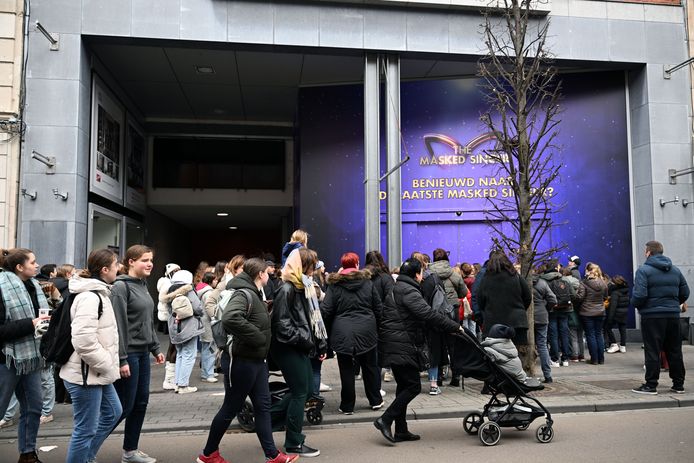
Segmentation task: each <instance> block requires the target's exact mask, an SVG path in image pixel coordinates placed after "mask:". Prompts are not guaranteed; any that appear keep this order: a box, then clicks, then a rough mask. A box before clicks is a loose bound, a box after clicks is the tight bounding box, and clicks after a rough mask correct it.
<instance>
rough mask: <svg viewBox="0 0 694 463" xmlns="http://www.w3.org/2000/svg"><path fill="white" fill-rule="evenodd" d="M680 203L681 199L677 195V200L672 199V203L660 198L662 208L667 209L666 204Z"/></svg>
mask: <svg viewBox="0 0 694 463" xmlns="http://www.w3.org/2000/svg"><path fill="white" fill-rule="evenodd" d="M679 202H680V197H679V196H677V195H675V199H671V200H670V201H665V200H664V199H663V198H660V207H665V205H666V204H670V203H675V204H677V203H679Z"/></svg>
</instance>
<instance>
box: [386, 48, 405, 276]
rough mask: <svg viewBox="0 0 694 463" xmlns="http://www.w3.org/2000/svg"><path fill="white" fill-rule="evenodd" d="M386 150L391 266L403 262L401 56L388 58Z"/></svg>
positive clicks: (389, 261) (389, 262)
mask: <svg viewBox="0 0 694 463" xmlns="http://www.w3.org/2000/svg"><path fill="white" fill-rule="evenodd" d="M385 105H386V134H387V135H386V137H387V138H386V151H387V159H388V172H390V175H389V176H388V179H387V185H388V187H387V191H388V219H387V220H388V266H389V267H391V268H392V267H395V266H398V265H400V263H401V262H402V207H401V202H400V197H401V191H400V190H401V184H400V183H401V182H400V169H399V168H396V166H397V165H398V164H399V163H400V156H401V153H400V151H401V148H400V57H399V56H398V55H388V56H387V57H386V98H385Z"/></svg>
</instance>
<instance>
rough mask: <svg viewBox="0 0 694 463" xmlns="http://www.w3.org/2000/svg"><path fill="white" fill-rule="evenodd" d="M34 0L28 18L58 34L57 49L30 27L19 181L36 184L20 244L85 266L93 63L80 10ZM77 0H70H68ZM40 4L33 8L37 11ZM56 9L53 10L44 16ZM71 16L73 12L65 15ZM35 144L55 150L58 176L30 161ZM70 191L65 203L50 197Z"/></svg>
mask: <svg viewBox="0 0 694 463" xmlns="http://www.w3.org/2000/svg"><path fill="white" fill-rule="evenodd" d="M55 3H56V4H58V3H63V5H55V7H57V8H55V7H54V6H52V5H51V7H50V10H47V7H48V2H39V1H37V2H32V6H34V5H35V6H36V7H37V8H36V9H32V18H33V19H35V20H40V21H41V22H42V24H44V25H45V26H47V28H48V29H49V30H50V31H51V32H53V33H59V35H60V50H59V51H50V47H49V43H48V41H47V40H46V38H45V37H43V36H42V35H41V34H40V33H39V32H38V31H36V30H35V28H33V27H32V28H31V30H30V32H29V40H28V49H29V61H28V66H27V84H26V85H27V86H26V93H27V97H26V113H25V121H26V123H27V130H26V135H25V140H24V143H23V145H22V159H21V180H20V184H21V186H22V187H24V188H27V189H30V190H36V192H37V194H38V197H37V199H36V200H35V201H21V202H20V212H19V217H20V223H19V227H18V229H19V236H18V240H17V241H18V245H19V246H25V247H28V248H30V249H33V250H34V251H35V253H36V255H37V257H38V259H39V262H40V263H50V262H53V263H57V264H62V263H66V262H67V263H73V262H74V263H76V264H77V265H83V264H84V262H85V260H86V256H85V252H86V245H85V244H86V236H87V175H88V170H89V168H88V159H89V117H90V99H91V96H90V87H91V85H90V68H89V63H88V56H87V52H86V50H85V49H84V47H83V46H82V39H81V35H80V29H81V24H80V15H79V14H74V13H75V10H74V8H70V6H69V5H68V3H70V2H55ZM72 3H74V2H72ZM37 10H38V12H37ZM49 11H50V13H55V14H48V13H49ZM71 12H72V13H73V14H70V13H71ZM32 150H36V151H38V152H40V153H42V154H44V155H46V156H55V158H56V168H55V174H53V175H47V174H46V166H44V165H43V164H41V163H39V162H37V161H36V160H33V159H31V152H32ZM53 188H58V189H59V190H60V191H61V192H67V193H68V195H69V198H68V201H62V200H60V199H57V198H55V197H54V195H53V193H52V189H53Z"/></svg>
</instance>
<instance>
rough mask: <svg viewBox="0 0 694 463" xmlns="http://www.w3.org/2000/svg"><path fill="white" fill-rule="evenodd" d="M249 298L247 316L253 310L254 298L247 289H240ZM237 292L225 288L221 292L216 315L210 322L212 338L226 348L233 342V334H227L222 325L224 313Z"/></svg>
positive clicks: (218, 344) (220, 346) (218, 345)
mask: <svg viewBox="0 0 694 463" xmlns="http://www.w3.org/2000/svg"><path fill="white" fill-rule="evenodd" d="M240 291H241V292H242V293H243V294H244V295H245V296H246V299H248V309H247V310H246V316H248V314H249V313H250V312H251V303H252V301H253V298H252V297H251V296H250V295H249V294H248V293H247V290H244V289H241V290H240ZM235 292H236V290H235V289H225V290H223V291H222V292H221V293H219V301H218V302H217V309H216V310H215V313H214V317H212V318H211V320H210V324H211V325H212V338H213V339H214V343H215V344H216V345H217V347H219V348H220V349H224V348H226V347H227V346H228V345H229V344H230V343H231V335H229V334H227V332H226V331H225V330H224V326H223V325H222V316H223V315H224V310H225V309H226V308H227V304H229V301H230V300H231V296H233V295H234V293H235Z"/></svg>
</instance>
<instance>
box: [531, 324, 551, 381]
mask: <svg viewBox="0 0 694 463" xmlns="http://www.w3.org/2000/svg"><path fill="white" fill-rule="evenodd" d="M535 346H537V354H538V355H539V356H540V367H541V368H542V374H543V375H544V377H545V379H549V378H551V377H552V367H551V365H550V364H549V350H548V349H547V325H544V324H543V325H538V324H535Z"/></svg>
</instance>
